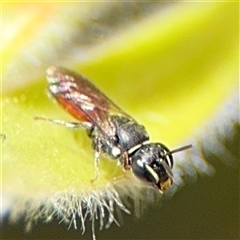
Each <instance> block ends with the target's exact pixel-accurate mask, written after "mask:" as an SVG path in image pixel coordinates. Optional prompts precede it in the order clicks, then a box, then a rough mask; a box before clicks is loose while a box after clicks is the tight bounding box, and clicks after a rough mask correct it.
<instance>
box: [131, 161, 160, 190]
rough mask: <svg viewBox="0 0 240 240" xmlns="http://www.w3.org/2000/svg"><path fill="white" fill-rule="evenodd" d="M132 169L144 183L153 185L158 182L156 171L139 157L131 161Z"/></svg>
mask: <svg viewBox="0 0 240 240" xmlns="http://www.w3.org/2000/svg"><path fill="white" fill-rule="evenodd" d="M132 171H133V174H134V175H135V176H136V177H137V178H138V179H140V180H142V181H144V182H146V183H150V184H154V185H155V184H157V183H158V182H159V177H158V175H157V173H156V172H155V171H154V170H153V169H152V168H151V167H150V166H149V165H147V164H146V163H145V162H143V161H142V160H141V159H137V160H135V161H133V163H132Z"/></svg>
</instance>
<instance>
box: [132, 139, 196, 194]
mask: <svg viewBox="0 0 240 240" xmlns="http://www.w3.org/2000/svg"><path fill="white" fill-rule="evenodd" d="M192 146H193V145H187V146H184V147H182V148H179V149H175V150H173V151H170V150H169V149H168V148H167V147H166V146H165V145H163V144H161V143H149V144H145V145H142V146H141V147H140V148H139V149H138V150H137V151H136V152H135V153H133V154H132V156H131V158H130V160H131V167H132V172H133V174H134V175H135V176H136V177H137V178H138V179H140V180H141V181H143V182H145V183H147V184H150V185H152V186H153V187H155V188H157V189H158V190H159V191H160V192H164V191H165V190H167V189H168V188H169V187H170V186H171V185H172V183H173V173H172V167H173V157H172V153H175V152H179V151H182V150H185V149H187V148H190V147H192Z"/></svg>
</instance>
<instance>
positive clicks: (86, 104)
mask: <svg viewBox="0 0 240 240" xmlns="http://www.w3.org/2000/svg"><path fill="white" fill-rule="evenodd" d="M47 81H48V84H49V89H48V90H49V92H50V94H51V95H52V96H53V97H54V98H55V99H56V101H57V102H58V103H59V104H60V105H61V106H62V107H63V108H64V109H65V110H66V111H68V112H69V113H70V114H71V115H72V116H73V117H75V118H76V119H77V120H79V122H65V121H62V120H58V119H49V118H43V117H36V119H42V120H47V121H50V122H53V123H56V124H60V125H64V126H66V127H69V128H74V129H85V130H86V132H87V134H88V136H89V137H90V139H91V140H92V148H93V149H94V151H95V161H94V162H95V177H94V179H92V181H95V180H96V179H97V178H98V176H99V169H98V163H99V160H100V156H101V154H105V155H107V156H108V157H110V158H111V159H115V160H118V161H119V163H120V164H121V166H122V167H123V169H124V170H131V171H132V173H133V175H134V176H135V177H136V178H138V179H139V180H140V181H142V182H144V183H146V184H149V185H151V186H153V187H154V188H157V189H158V190H159V191H160V192H163V191H165V190H166V189H168V188H169V187H170V186H171V185H172V184H173V173H172V168H173V156H172V154H173V153H175V152H179V151H182V150H186V149H188V148H191V147H193V145H191V144H190V145H186V146H183V147H181V148H178V149H175V150H172V151H170V150H169V149H168V148H167V147H166V146H165V145H164V144H162V143H152V142H150V141H149V135H148V133H147V131H146V129H145V127H144V126H143V125H140V124H139V123H138V122H137V121H135V120H134V119H133V118H132V117H131V116H129V115H128V114H127V113H125V112H124V111H123V110H121V108H119V107H118V106H117V105H116V104H115V103H113V102H112V101H111V100H110V99H109V98H108V97H107V96H106V95H105V94H103V93H102V92H101V91H100V90H99V89H98V88H97V87H95V86H94V85H93V84H92V83H91V82H90V81H89V80H87V79H86V78H84V77H83V76H81V75H80V74H78V73H75V72H72V71H70V70H68V69H65V68H62V67H54V66H52V67H49V68H48V69H47Z"/></svg>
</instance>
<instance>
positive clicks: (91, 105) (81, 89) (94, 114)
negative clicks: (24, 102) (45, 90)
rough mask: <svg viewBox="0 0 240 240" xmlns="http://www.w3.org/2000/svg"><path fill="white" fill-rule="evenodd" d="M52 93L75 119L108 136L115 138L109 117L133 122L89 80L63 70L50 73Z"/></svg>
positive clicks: (49, 79)
mask: <svg viewBox="0 0 240 240" xmlns="http://www.w3.org/2000/svg"><path fill="white" fill-rule="evenodd" d="M47 79H48V83H49V91H50V93H51V94H52V95H53V96H54V97H55V99H56V100H57V101H58V103H59V104H60V105H62V106H63V107H64V108H65V109H66V110H67V111H68V112H69V113H70V114H71V115H72V116H73V117H75V118H76V119H78V120H80V121H87V122H90V123H92V124H93V125H94V126H97V127H98V128H99V130H100V131H102V133H103V134H105V135H107V136H114V135H115V127H114V125H113V124H112V123H111V121H109V116H110V113H115V114H117V115H123V116H126V117H127V118H130V119H132V118H131V117H130V116H129V115H127V114H126V113H124V112H123V111H122V110H121V109H120V108H119V107H118V106H117V105H115V104H114V103H113V102H112V101H111V100H110V99H109V98H108V97H107V96H105V95H104V94H103V93H102V92H101V91H100V90H99V89H97V88H96V87H95V86H94V85H93V84H92V83H91V82H89V81H88V80H87V79H86V78H84V77H83V76H81V75H80V74H77V73H75V72H72V71H69V70H67V69H65V68H61V67H50V68H48V70H47Z"/></svg>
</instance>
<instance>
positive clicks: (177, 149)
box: [166, 144, 195, 155]
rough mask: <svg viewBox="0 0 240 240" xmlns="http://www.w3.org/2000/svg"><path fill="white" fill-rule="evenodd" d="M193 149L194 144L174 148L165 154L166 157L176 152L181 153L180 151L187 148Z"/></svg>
mask: <svg viewBox="0 0 240 240" xmlns="http://www.w3.org/2000/svg"><path fill="white" fill-rule="evenodd" d="M193 147H195V145H194V144H188V145H186V146H183V147H180V148H176V149H174V150H172V151H170V152H167V153H166V155H170V154H173V153H176V152H181V151H184V150H187V149H189V148H193Z"/></svg>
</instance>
